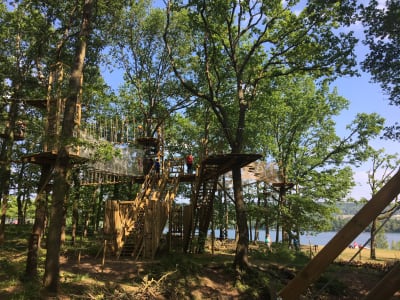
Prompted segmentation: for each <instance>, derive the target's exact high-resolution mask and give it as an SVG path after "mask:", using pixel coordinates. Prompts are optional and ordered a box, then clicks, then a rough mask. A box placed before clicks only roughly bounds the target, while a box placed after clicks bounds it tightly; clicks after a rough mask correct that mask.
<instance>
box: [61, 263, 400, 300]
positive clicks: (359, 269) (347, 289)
mask: <svg viewBox="0 0 400 300" xmlns="http://www.w3.org/2000/svg"><path fill="white" fill-rule="evenodd" d="M157 263H158V262H157V261H133V260H132V259H120V260H117V259H111V258H110V259H107V260H106V261H105V264H104V266H102V265H101V259H98V258H97V259H96V258H92V257H83V258H82V259H81V262H80V264H77V261H76V259H69V260H67V259H63V262H62V265H61V267H62V272H61V274H62V280H61V282H63V285H64V286H68V282H69V281H71V284H73V285H72V286H69V290H68V292H67V291H66V293H64V297H60V298H61V299H98V298H96V296H95V295H96V292H98V291H99V289H103V294H107V293H108V297H106V298H104V299H218V300H219V299H224V300H225V299H226V300H228V299H254V298H251V297H250V296H249V295H246V294H244V293H243V292H242V291H241V290H240V288H238V287H237V285H235V278H234V275H233V274H232V272H227V270H226V266H225V265H223V264H220V263H218V262H215V263H214V262H212V259H210V261H209V262H208V263H206V264H205V265H203V266H202V269H201V271H200V272H199V270H196V275H195V277H193V276H190V278H189V279H186V280H184V283H183V284H182V283H181V280H182V279H179V278H176V277H174V279H173V281H174V280H175V281H176V282H175V283H176V284H174V282H173V281H172V282H169V283H167V284H164V287H165V286H168V289H169V292H166V291H165V288H164V289H163V290H160V288H159V287H160V282H161V280H160V279H157V280H155V279H153V278H152V277H151V275H149V273H148V272H151V271H149V270H151V269H152V268H153V267H154V265H155V264H157ZM252 264H253V267H254V268H256V269H257V270H258V271H260V272H267V273H268V274H269V275H270V277H271V282H272V283H279V284H280V285H281V286H282V285H283V286H284V285H285V284H286V283H287V282H289V281H290V279H291V278H293V276H294V275H295V273H294V271H293V269H291V268H288V267H287V266H282V265H279V264H277V263H270V262H265V261H263V260H253V261H252ZM337 269H338V270H335V271H334V273H335V274H333V275H334V276H333V284H331V287H329V285H328V287H324V288H323V286H324V283H325V281H326V282H327V281H329V280H332V276H331V275H332V274H330V275H329V276H328V277H327V278H325V279H323V280H320V281H321V282H320V283H319V284H316V285H314V286H312V287H311V288H310V290H309V292H308V294H309V296H304V297H303V298H302V299H343V300H346V299H349V300H350V299H351V300H355V299H363V298H364V297H365V296H366V295H367V294H368V291H370V290H371V289H372V288H373V287H374V286H375V284H376V283H377V282H378V281H379V280H380V279H381V278H382V277H383V275H382V274H383V272H384V270H382V267H376V266H371V265H368V266H363V265H357V264H354V265H353V266H350V267H349V266H348V265H347V266H344V265H343V266H340V265H338V266H337ZM70 273H73V274H74V276H76V275H77V274H81V275H82V280H80V281H76V280H75V281H74V282H72V278H69V277H68V276H69V275H68V274H70ZM178 281H179V282H180V283H179V284H178ZM166 282H168V279H167V278H166ZM130 283H136V284H130ZM138 283H139V284H138ZM88 286H91V288H92V289H93V290H90V289H88ZM272 286H273V284H272ZM93 287H94V288H93ZM71 288H72V289H73V290H75V291H76V294H75V295H74V294H71V292H70V291H71ZM321 288H322V290H321ZM96 289H97V291H96ZM182 289H184V290H185V291H184V292H183V291H182ZM338 289H340V290H338ZM342 289H343V290H342ZM179 290H181V291H179ZM277 292H278V291H276V290H274V288H273V287H272V288H271V287H270V289H269V290H268V293H265V294H262V296H260V297H259V298H258V299H277V297H276V295H277ZM127 294H130V295H134V296H133V297H132V298H129V297H123V295H127ZM268 294H269V295H268ZM338 294H339V295H338ZM82 295H85V296H84V297H82ZM311 295H312V296H311ZM391 299H400V293H399V292H398V293H397V294H396V295H395V296H394V297H392V298H391Z"/></svg>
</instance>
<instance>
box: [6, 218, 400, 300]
mask: <svg viewBox="0 0 400 300" xmlns="http://www.w3.org/2000/svg"><path fill="white" fill-rule="evenodd" d="M30 230H31V226H30V225H27V226H15V225H9V227H7V228H6V242H5V243H4V244H3V245H1V246H0V299H11V300H19V299H21V300H24V299H29V300H31V299H32V300H35V299H40V290H41V282H40V280H41V278H42V277H43V273H44V269H43V266H44V259H45V252H44V251H45V250H41V251H42V252H41V254H40V262H39V270H38V271H39V279H38V281H32V282H28V281H23V280H21V278H22V275H23V274H24V271H25V264H26V254H27V249H26V247H27V240H28V238H29V235H30ZM98 246H99V243H96V241H95V239H93V240H91V241H88V240H84V241H83V242H81V243H78V245H77V246H75V247H74V246H71V245H69V244H68V243H66V245H65V246H64V247H63V254H64V255H69V257H72V258H74V259H76V257H77V252H78V251H81V252H82V254H83V255H86V256H90V257H95V256H96V253H97V252H98ZM216 247H217V249H216V250H215V253H214V254H211V253H210V252H211V251H210V249H207V251H206V253H204V254H201V255H194V254H187V255H181V254H176V253H172V254H165V255H164V256H161V257H158V258H157V260H156V261H152V262H145V263H143V264H141V266H142V267H143V268H142V267H140V268H139V264H140V262H138V265H137V270H138V271H137V275H135V276H133V275H132V274H129V275H130V276H125V277H124V276H122V279H121V280H117V279H116V278H111V280H110V278H108V279H105V277H102V276H101V274H99V273H97V274H96V276H93V274H86V273H74V272H73V271H66V270H62V272H61V280H60V282H61V290H62V292H63V294H65V295H76V297H74V298H70V299H107V297H111V298H112V297H113V296H112V295H114V294H115V293H120V294H118V295H119V296H120V295H121V294H123V293H125V294H129V293H130V295H136V296H131V297H132V298H129V297H128V296H127V297H126V298H124V299H135V297H136V298H137V297H138V295H142V296H143V295H145V293H155V294H157V293H160V294H163V295H166V297H167V298H168V299H185V298H186V299H189V298H193V299H202V298H201V297H205V294H204V293H209V294H207V295H208V296H209V297H210V298H212V297H213V296H215V295H217V297H219V296H218V295H224V294H221V293H223V292H226V293H227V294H225V296H226V297H228V298H229V297H231V296H230V294H228V292H232V290H236V291H237V293H239V294H240V295H241V296H243V297H248V298H249V299H257V298H258V299H261V298H263V299H265V298H266V297H265V295H266V294H267V293H269V292H270V290H269V289H271V290H272V291H275V292H276V291H279V290H280V289H281V288H283V287H284V286H285V285H286V284H287V282H288V280H290V278H292V276H294V274H295V273H296V272H297V271H298V270H300V269H301V268H302V267H304V265H306V264H307V263H308V261H309V258H310V249H309V247H306V246H304V247H302V249H301V250H302V251H301V252H295V251H292V250H290V249H288V248H287V247H284V246H282V245H274V247H273V251H267V249H266V248H265V244H264V243H258V244H256V245H253V244H251V245H250V246H249V260H250V262H251V264H252V265H253V266H254V268H252V269H251V270H246V271H243V272H242V273H240V274H237V273H236V277H235V270H234V268H233V258H234V254H235V244H234V243H233V242H227V243H216ZM322 248H323V247H322V246H320V247H319V251H320V250H321V249H322ZM356 251H357V249H350V248H346V249H345V250H344V251H343V252H342V254H341V255H340V256H339V257H338V258H337V261H338V262H339V261H341V262H343V261H349V260H350V259H351V257H352V256H354V254H355V253H356ZM312 255H315V253H313V254H312ZM376 256H377V259H376V260H370V259H369V250H368V249H364V250H362V252H361V255H357V257H356V258H355V261H360V262H362V263H370V264H382V265H385V264H390V263H391V262H394V261H395V260H398V259H399V257H400V251H398V250H397V251H395V250H388V249H377V251H376ZM114 271H118V270H114ZM139 271H140V272H139ZM121 272H122V273H123V272H124V271H121ZM361 272H362V276H365V278H367V276H375V277H379V276H380V275H381V273H379V272H381V271H380V270H377V271H370V270H367V269H363V270H360V269H357V266H346V265H345V266H343V265H339V264H332V265H331V266H330V267H329V268H328V270H327V271H326V272H324V274H323V275H322V276H321V278H320V279H319V280H318V281H317V282H316V283H315V285H314V287H313V289H315V290H318V289H323V290H324V293H328V294H330V295H336V294H339V295H338V297H340V296H343V294H344V293H345V292H346V291H347V290H346V287H347V285H346V282H344V281H343V280H342V278H341V276H339V277H338V274H343V273H344V274H347V275H346V276H349V278H352V277H351V276H355V275H354V274H361ZM139 273H140V274H139ZM375 277H374V278H375ZM368 278H370V277H368ZM212 285H214V287H212ZM221 287H224V289H226V291H222V290H219V289H221ZM266 287H267V289H268V290H266ZM127 290H129V291H130V292H129V293H127V292H126V291H127ZM199 291H200V292H199ZM135 293H136V294H135ZM138 293H139V294H138ZM140 293H142V294H140ZM193 293H203V294H200V296H198V295H197V296H193ZM218 293H220V294H218ZM79 295H80V296H79ZM118 295H117V296H118ZM201 295H202V296H201ZM227 295H228V296H227ZM208 296H207V297H208ZM90 297H92V298H90ZM93 297H94V298H93ZM196 297H197V298H196ZM207 297H206V298H207ZM111 298H109V299H111ZM214 298H215V297H214ZM121 299H122V298H121ZM243 299H244V298H243Z"/></svg>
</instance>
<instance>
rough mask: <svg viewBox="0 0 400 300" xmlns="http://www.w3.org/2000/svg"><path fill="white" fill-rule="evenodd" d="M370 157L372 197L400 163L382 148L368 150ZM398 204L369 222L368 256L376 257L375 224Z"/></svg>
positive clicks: (386, 216) (395, 156) (395, 155)
mask: <svg viewBox="0 0 400 300" xmlns="http://www.w3.org/2000/svg"><path fill="white" fill-rule="evenodd" d="M369 155H370V157H371V163H372V166H371V169H370V170H369V171H368V185H369V187H370V189H371V197H373V196H374V195H375V194H376V193H377V192H378V191H379V190H380V189H381V188H382V187H383V186H384V185H385V184H386V183H387V182H388V181H389V180H390V178H392V176H393V174H394V173H395V172H396V170H397V168H396V167H397V166H398V165H399V164H400V160H399V159H398V154H385V153H384V149H379V150H373V149H371V150H370V151H369ZM398 205H399V204H398V203H394V204H393V205H392V206H391V207H389V208H388V209H386V210H385V212H382V213H381V214H380V215H379V216H378V217H377V218H376V219H374V220H373V221H372V224H371V230H370V233H371V238H370V239H371V242H370V244H371V248H370V258H371V259H376V237H377V234H378V232H377V227H378V226H377V225H378V223H379V220H383V219H386V218H388V216H389V215H390V214H391V212H392V211H393V210H394V209H396V208H397V206H398Z"/></svg>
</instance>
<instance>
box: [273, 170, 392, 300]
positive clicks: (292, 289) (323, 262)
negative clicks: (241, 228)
mask: <svg viewBox="0 0 400 300" xmlns="http://www.w3.org/2000/svg"><path fill="white" fill-rule="evenodd" d="M399 193H400V171H398V172H397V173H396V175H394V176H393V177H392V178H391V179H390V180H389V181H388V182H387V183H386V185H384V186H383V187H382V189H380V190H379V192H378V193H376V194H375V196H373V197H372V199H371V200H370V201H369V202H368V203H367V204H366V205H365V206H364V207H363V208H362V209H361V210H360V211H359V212H358V213H357V214H356V215H355V216H354V217H353V218H352V219H351V220H350V221H349V222H348V223H347V224H346V225H345V226H344V227H343V228H342V230H340V231H339V232H338V233H337V234H336V235H335V236H334V237H333V238H332V240H330V241H329V243H328V244H327V245H326V246H325V247H324V248H323V249H322V250H321V251H320V252H318V254H317V255H316V256H315V257H314V259H313V260H311V261H310V262H309V263H308V264H307V265H306V266H305V267H304V269H303V270H301V271H300V273H298V274H297V276H296V277H295V278H294V279H292V281H290V282H289V284H288V285H287V286H286V287H285V288H284V289H283V290H281V291H280V292H279V296H280V297H281V298H282V299H284V300H286V299H299V297H300V295H301V294H302V293H303V292H304V291H305V289H306V288H307V287H308V285H309V284H310V283H311V282H313V281H314V280H316V279H317V278H318V277H319V276H320V274H321V273H322V272H323V271H324V270H325V269H326V268H327V267H328V266H329V264H330V263H331V262H333V261H334V260H335V258H336V257H337V256H339V254H340V253H342V251H343V250H344V249H345V248H346V247H347V246H348V245H349V244H350V243H351V242H352V241H353V240H354V239H355V238H356V237H357V236H358V235H359V234H360V233H361V232H362V231H363V230H364V229H365V228H366V227H367V226H368V225H369V224H370V223H371V222H372V220H374V219H375V218H376V217H377V216H378V215H379V214H380V213H381V212H382V210H383V209H384V208H385V207H386V206H387V205H388V204H390V202H391V201H392V200H393V199H394V198H395V197H396V196H397V195H398V194H399Z"/></svg>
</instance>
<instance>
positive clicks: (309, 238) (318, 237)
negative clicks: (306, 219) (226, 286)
mask: <svg viewBox="0 0 400 300" xmlns="http://www.w3.org/2000/svg"><path fill="white" fill-rule="evenodd" d="M259 233H260V238H259V240H260V241H264V240H265V230H260V231H259ZM218 234H219V232H218V231H216V236H217V237H218ZM270 235H271V238H272V241H273V242H274V241H275V237H276V231H274V230H271V231H270ZM335 235H336V232H334V231H328V232H320V233H318V234H304V235H301V236H300V243H301V244H302V245H326V244H327V243H328V242H329V241H330V240H331V239H332V238H333V237H334V236H335ZM385 237H386V240H387V242H388V244H389V248H390V247H391V245H392V242H393V243H397V242H399V241H400V233H397V232H389V233H385ZM228 238H229V239H234V238H235V230H233V229H229V230H228ZM253 238H254V231H253ZM369 238H370V233H369V232H362V233H361V234H360V235H359V236H358V237H357V238H356V239H355V240H354V241H356V242H357V243H358V244H360V245H364V243H365V242H366V241H368V240H369ZM279 240H281V238H279ZM366 247H369V244H367V245H366Z"/></svg>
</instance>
